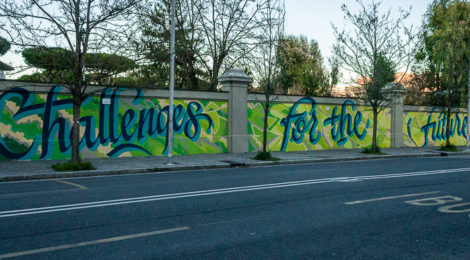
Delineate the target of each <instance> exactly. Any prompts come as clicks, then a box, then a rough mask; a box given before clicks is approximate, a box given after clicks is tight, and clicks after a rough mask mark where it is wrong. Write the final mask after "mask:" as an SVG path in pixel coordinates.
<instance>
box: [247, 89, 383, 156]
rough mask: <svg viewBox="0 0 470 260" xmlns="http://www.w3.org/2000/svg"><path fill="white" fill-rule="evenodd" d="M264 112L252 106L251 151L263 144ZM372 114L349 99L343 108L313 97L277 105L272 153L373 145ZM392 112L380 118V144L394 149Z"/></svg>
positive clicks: (270, 137)
mask: <svg viewBox="0 0 470 260" xmlns="http://www.w3.org/2000/svg"><path fill="white" fill-rule="evenodd" d="M263 120H264V110H263V107H262V105H261V103H249V105H248V134H249V135H250V142H249V146H250V147H249V149H250V151H259V150H261V148H262V143H263ZM372 122H373V115H372V111H371V109H370V108H368V107H361V106H357V105H356V104H355V103H354V102H353V101H351V100H346V101H345V102H344V103H343V104H342V105H322V104H317V102H316V101H315V100H314V99H313V98H310V97H305V98H302V99H300V100H299V101H297V102H296V103H295V104H292V103H289V104H287V103H284V104H273V105H272V106H271V110H270V113H269V119H268V138H267V139H268V150H270V151H308V150H321V149H338V148H363V147H368V146H370V145H371V144H372ZM390 124H391V118H390V110H386V111H385V113H381V114H380V115H379V117H378V129H377V130H378V131H377V134H378V142H377V143H378V145H379V146H380V147H390V136H391V134H390V129H391V126H390Z"/></svg>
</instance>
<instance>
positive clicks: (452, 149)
mask: <svg viewBox="0 0 470 260" xmlns="http://www.w3.org/2000/svg"><path fill="white" fill-rule="evenodd" d="M439 151H444V152H458V151H459V149H458V148H457V146H455V145H454V144H449V145H441V148H439Z"/></svg>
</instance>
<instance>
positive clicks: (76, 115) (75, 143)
mask: <svg viewBox="0 0 470 260" xmlns="http://www.w3.org/2000/svg"><path fill="white" fill-rule="evenodd" d="M80 107H81V102H76V101H75V100H74V102H73V125H72V162H75V163H78V162H80Z"/></svg>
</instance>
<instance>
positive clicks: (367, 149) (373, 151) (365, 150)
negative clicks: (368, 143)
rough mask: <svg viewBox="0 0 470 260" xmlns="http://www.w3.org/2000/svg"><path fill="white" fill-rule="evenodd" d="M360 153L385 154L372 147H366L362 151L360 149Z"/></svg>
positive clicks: (378, 148)
mask: <svg viewBox="0 0 470 260" xmlns="http://www.w3.org/2000/svg"><path fill="white" fill-rule="evenodd" d="M362 153H365V154H377V155H384V154H385V153H382V152H381V151H380V147H378V146H377V147H376V148H375V149H372V147H366V148H364V149H362Z"/></svg>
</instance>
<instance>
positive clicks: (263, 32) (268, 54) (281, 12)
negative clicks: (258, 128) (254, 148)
mask: <svg viewBox="0 0 470 260" xmlns="http://www.w3.org/2000/svg"><path fill="white" fill-rule="evenodd" d="M259 15H260V20H261V21H263V26H262V27H260V30H259V31H258V32H259V37H258V40H259V41H260V43H259V44H258V48H257V49H256V50H255V52H256V54H257V55H258V56H257V58H258V59H256V62H254V64H253V67H254V71H255V72H256V73H255V74H256V76H257V77H256V78H257V81H258V84H259V87H260V88H261V90H262V92H263V94H264V102H263V110H264V121H263V147H262V149H263V153H267V135H268V117H269V110H270V105H271V101H272V98H273V95H274V94H275V90H276V86H277V85H278V82H279V74H280V66H279V62H278V61H277V57H276V54H277V53H278V49H279V44H280V43H281V41H282V39H283V36H284V24H285V4H284V1H283V0H266V8H264V9H263V10H261V11H260V14H259Z"/></svg>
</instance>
